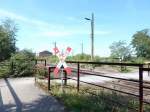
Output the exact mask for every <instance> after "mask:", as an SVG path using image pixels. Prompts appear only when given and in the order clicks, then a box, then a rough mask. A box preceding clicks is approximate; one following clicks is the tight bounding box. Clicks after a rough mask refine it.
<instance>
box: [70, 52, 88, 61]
mask: <svg viewBox="0 0 150 112" xmlns="http://www.w3.org/2000/svg"><path fill="white" fill-rule="evenodd" d="M67 59H68V60H74V61H90V59H91V56H90V55H88V54H76V55H75V56H70V57H68V58H67Z"/></svg>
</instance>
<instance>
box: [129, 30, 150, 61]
mask: <svg viewBox="0 0 150 112" xmlns="http://www.w3.org/2000/svg"><path fill="white" fill-rule="evenodd" d="M132 38H133V39H132V42H131V44H132V45H133V48H135V51H136V55H137V57H145V58H150V35H149V30H148V29H144V30H141V31H138V32H137V33H136V34H134V35H133V37H132Z"/></svg>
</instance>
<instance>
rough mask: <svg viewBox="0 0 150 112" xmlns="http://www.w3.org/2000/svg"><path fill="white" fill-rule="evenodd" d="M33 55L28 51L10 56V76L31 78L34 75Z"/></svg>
mask: <svg viewBox="0 0 150 112" xmlns="http://www.w3.org/2000/svg"><path fill="white" fill-rule="evenodd" d="M34 59H35V55H34V53H32V51H30V50H22V51H19V52H18V53H16V54H14V55H12V57H11V62H13V65H14V66H13V73H12V76H15V77H20V76H31V75H33V73H34V65H35V61H34Z"/></svg>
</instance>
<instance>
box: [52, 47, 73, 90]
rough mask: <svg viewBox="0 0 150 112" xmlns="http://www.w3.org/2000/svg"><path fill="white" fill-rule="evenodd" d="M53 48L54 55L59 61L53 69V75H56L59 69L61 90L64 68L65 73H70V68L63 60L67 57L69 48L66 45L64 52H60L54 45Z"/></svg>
mask: <svg viewBox="0 0 150 112" xmlns="http://www.w3.org/2000/svg"><path fill="white" fill-rule="evenodd" d="M53 50H54V52H55V54H56V56H57V57H58V58H59V63H58V64H57V66H56V68H55V69H54V75H55V77H58V73H59V71H60V70H61V87H62V90H63V80H64V74H63V72H64V70H65V71H66V73H67V74H68V75H70V74H71V68H70V67H68V66H67V64H66V62H65V59H66V58H67V56H68V55H69V53H70V52H71V48H70V47H67V49H66V51H65V53H64V52H60V51H59V49H58V48H57V47H55V48H54V49H53Z"/></svg>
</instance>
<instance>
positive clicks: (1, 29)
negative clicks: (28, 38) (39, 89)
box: [0, 19, 17, 61]
mask: <svg viewBox="0 0 150 112" xmlns="http://www.w3.org/2000/svg"><path fill="white" fill-rule="evenodd" d="M16 32H17V28H16V24H15V23H14V22H13V21H12V20H10V19H6V20H5V21H3V22H2V24H1V25H0V61H3V60H5V59H8V58H10V56H11V54H12V53H15V51H16V46H15V43H16V39H15V38H16Z"/></svg>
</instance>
